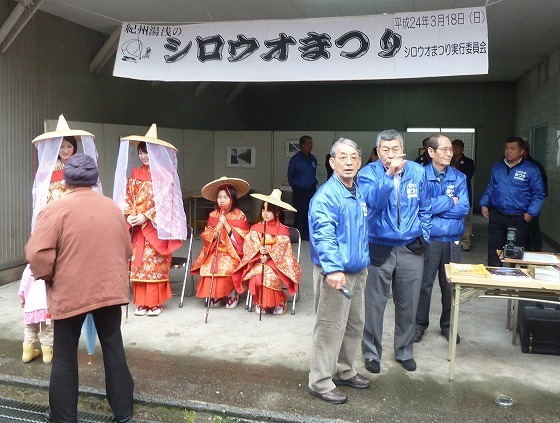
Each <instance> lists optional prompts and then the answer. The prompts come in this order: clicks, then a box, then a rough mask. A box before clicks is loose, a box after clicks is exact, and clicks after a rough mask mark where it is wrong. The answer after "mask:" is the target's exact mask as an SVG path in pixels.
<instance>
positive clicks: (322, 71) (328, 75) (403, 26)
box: [113, 7, 488, 82]
mask: <svg viewBox="0 0 560 423" xmlns="http://www.w3.org/2000/svg"><path fill="white" fill-rule="evenodd" d="M487 73H488V26H487V15H486V8H485V7H472V8H463V9H448V10H436V11H424V12H407V13H394V14H385V15H373V16H349V17H348V16H347V17H330V18H315V19H285V20H255V21H228V22H210V23H201V24H188V25H175V24H161V23H152V24H151V23H139V22H124V23H123V24H122V29H121V35H120V39H119V43H118V48H117V56H116V60H115V66H114V70H113V75H114V76H118V77H124V78H132V79H141V80H148V81H231V82H269V81H340V80H344V81H347V80H373V79H401V78H423V77H438V76H455V75H479V74H487Z"/></svg>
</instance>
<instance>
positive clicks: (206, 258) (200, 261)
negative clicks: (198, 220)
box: [191, 209, 249, 299]
mask: <svg viewBox="0 0 560 423" xmlns="http://www.w3.org/2000/svg"><path fill="white" fill-rule="evenodd" d="M219 219H220V211H219V210H212V212H210V216H208V223H207V225H206V227H205V228H204V232H202V234H201V235H200V239H202V241H203V242H204V245H203V247H202V251H200V254H199V255H198V257H197V258H196V260H195V262H194V264H193V266H192V268H191V274H193V275H200V278H199V281H198V287H197V291H196V296H197V297H198V298H206V297H209V296H210V284H211V281H212V274H214V283H213V286H212V298H214V299H217V298H223V297H227V296H228V294H230V293H231V292H232V291H233V290H234V289H235V286H234V285H233V280H232V278H231V275H232V273H233V272H234V270H235V269H236V268H237V266H238V264H239V262H240V261H241V257H242V255H243V242H244V239H245V235H247V232H248V231H249V222H247V217H246V216H245V213H243V212H242V211H241V210H239V209H232V210H230V211H229V212H228V213H227V214H226V219H227V220H228V223H229V225H230V226H231V227H232V234H231V237H230V236H229V235H228V233H227V232H226V229H225V228H224V227H222V230H221V232H220V245H219V246H218V247H217V248H218V253H217V256H216V241H217V239H216V238H214V236H215V235H216V225H217V224H218V222H219V221H220V220H219Z"/></svg>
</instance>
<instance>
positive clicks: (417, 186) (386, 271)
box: [358, 129, 431, 373]
mask: <svg viewBox="0 0 560 423" xmlns="http://www.w3.org/2000/svg"><path fill="white" fill-rule="evenodd" d="M377 152H378V154H379V160H377V161H376V162H373V163H370V164H369V165H367V166H365V167H364V168H363V169H362V170H360V172H359V173H358V186H359V187H360V188H361V189H362V191H363V193H364V197H365V200H366V203H367V207H368V229H369V237H368V240H369V255H370V263H371V265H370V266H369V267H368V277H367V282H366V291H365V309H366V313H365V324H364V335H363V338H362V353H363V356H364V359H365V367H366V369H367V370H368V371H369V372H371V373H379V372H380V369H381V364H380V362H381V353H382V345H381V339H382V335H383V315H384V313H385V307H386V305H387V299H388V298H389V292H390V289H391V286H392V288H393V303H394V304H395V341H394V350H395V359H396V360H397V361H398V362H399V363H401V365H402V366H403V368H404V369H405V370H407V371H410V372H412V371H414V370H416V362H415V361H414V358H413V353H412V349H413V340H414V331H415V320H416V309H417V306H418V297H419V295H420V286H421V284H422V269H423V267H424V251H425V250H426V249H427V243H428V242H429V239H430V228H431V223H430V218H431V205H430V198H429V195H428V191H427V187H426V176H425V174H424V168H423V167H422V166H421V165H419V164H418V163H414V162H412V161H407V160H404V149H403V140H402V136H401V134H399V133H398V132H397V131H395V130H392V129H391V130H386V131H383V132H380V133H379V135H378V136H377Z"/></svg>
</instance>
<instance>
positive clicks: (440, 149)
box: [414, 134, 470, 343]
mask: <svg viewBox="0 0 560 423" xmlns="http://www.w3.org/2000/svg"><path fill="white" fill-rule="evenodd" d="M428 154H429V155H430V157H431V159H432V160H431V164H429V165H427V166H425V167H424V171H425V173H426V181H427V189H428V193H429V196H430V198H431V202H432V230H431V232H430V248H428V251H427V252H426V254H425V255H424V274H423V276H422V288H421V289H420V299H419V301H418V311H417V312H416V332H415V334H414V342H420V341H421V340H422V336H423V335H424V331H425V330H426V329H428V326H429V324H430V302H431V301H430V300H431V298H432V288H433V286H434V280H435V277H436V273H437V274H438V280H439V287H440V289H441V317H440V320H439V326H440V328H441V334H442V335H443V336H444V337H445V338H446V339H447V340H448V341H449V323H450V317H451V286H450V284H449V283H447V278H446V274H445V265H446V264H447V263H450V262H453V263H459V262H460V261H461V247H460V245H459V242H460V240H461V237H462V235H463V232H464V229H465V220H464V217H465V216H466V215H467V213H468V212H469V204H470V202H469V194H468V189H467V181H466V176H465V174H463V173H462V172H460V171H458V170H456V169H454V168H453V167H451V166H450V163H451V159H452V157H453V145H452V143H451V140H450V139H449V138H448V137H446V136H445V135H442V134H435V135H432V136H431V137H430V139H429V141H428ZM460 339H461V338H460V337H459V335H457V343H459V342H460Z"/></svg>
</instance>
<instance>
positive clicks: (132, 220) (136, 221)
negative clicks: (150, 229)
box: [126, 213, 148, 226]
mask: <svg viewBox="0 0 560 423" xmlns="http://www.w3.org/2000/svg"><path fill="white" fill-rule="evenodd" d="M147 220H148V218H147V217H146V216H144V215H143V214H142V213H140V214H137V215H135V216H133V215H131V214H130V215H128V217H127V218H126V221H127V222H128V223H129V224H130V225H131V226H137V225H142V224H143V223H144V222H146V221H147Z"/></svg>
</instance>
